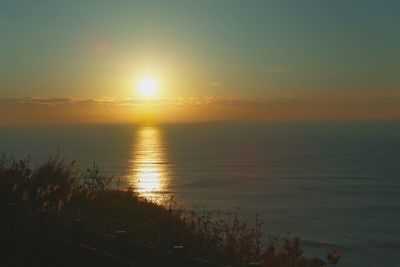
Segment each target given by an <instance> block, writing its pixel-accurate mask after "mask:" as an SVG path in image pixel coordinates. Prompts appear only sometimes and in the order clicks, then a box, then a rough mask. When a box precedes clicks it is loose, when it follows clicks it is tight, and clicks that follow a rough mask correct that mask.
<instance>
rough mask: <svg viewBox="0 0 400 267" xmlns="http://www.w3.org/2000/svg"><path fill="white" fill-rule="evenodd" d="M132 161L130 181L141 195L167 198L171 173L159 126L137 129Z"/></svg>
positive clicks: (161, 198)
mask: <svg viewBox="0 0 400 267" xmlns="http://www.w3.org/2000/svg"><path fill="white" fill-rule="evenodd" d="M130 163H131V177H130V182H131V183H132V185H133V187H134V188H135V189H136V191H137V192H138V194H139V196H141V197H144V198H147V199H149V200H151V201H156V202H160V201H163V200H165V199H166V197H167V194H168V184H169V175H168V168H167V159H166V147H165V146H164V144H163V138H162V134H161V132H160V129H159V128H157V127H154V126H145V127H141V128H139V129H138V130H137V132H136V136H135V141H134V144H133V147H132V158H131V162H130Z"/></svg>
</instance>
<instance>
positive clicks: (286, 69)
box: [267, 67, 289, 73]
mask: <svg viewBox="0 0 400 267" xmlns="http://www.w3.org/2000/svg"><path fill="white" fill-rule="evenodd" d="M267 71H268V72H274V73H283V72H288V71H289V69H288V68H283V67H274V68H270V69H267Z"/></svg>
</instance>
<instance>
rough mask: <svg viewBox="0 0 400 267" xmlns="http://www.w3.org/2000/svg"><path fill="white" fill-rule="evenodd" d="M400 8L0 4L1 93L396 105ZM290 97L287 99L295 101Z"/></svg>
mask: <svg viewBox="0 0 400 267" xmlns="http://www.w3.org/2000/svg"><path fill="white" fill-rule="evenodd" d="M399 9H400V2H399V1H388V0H387V1H372V0H364V1H361V0H360V1H357V0H354V1H344V0H343V1H339V0H320V1H317V0H313V1H312V0H305V1H285V0H279V1H278V0H272V1H261V0H251V1H250V0H246V1H244V0H243V1H238V0H229V1H228V0H218V1H216V0H202V1H189V0H188V1H183V0H182V1H176V0H169V1H164V0H163V1H161V0H158V1H152V0H147V1H123V0H115V1H103V0H91V1H90V0H83V1H73V2H72V1H61V0H42V1H22V0H13V1H9V0H3V1H1V2H0V96H1V97H42V98H59V97H68V98H84V97H86V98H99V97H115V98H123V97H135V93H134V92H133V91H134V87H135V82H136V80H137V79H138V77H140V76H141V75H144V74H146V73H152V74H155V76H156V77H158V78H159V80H160V84H161V85H160V87H161V89H162V90H160V91H161V93H160V96H162V97H204V96H212V97H214V96H215V97H222V98H229V97H253V98H257V97H267V98H268V97H270V98H282V97H292V98H294V99H302V98H321V97H322V98H329V97H334V98H335V97H336V98H337V97H339V98H340V97H342V98H343V97H349V98H350V99H352V98H359V99H358V100H357V101H361V102H362V101H363V100H362V99H363V97H364V96H367V97H368V99H369V100H365V101H370V99H371V97H372V98H373V97H375V96H376V97H379V98H380V99H382V97H383V98H384V97H387V98H392V97H398V96H399V94H400V93H399V91H400V90H399V89H400V78H399V77H400V75H399V67H400V66H399V65H400V63H399V62H400V52H399V49H398V48H399V47H400V34H398V32H399V28H400V16H398V10H399ZM292 102H293V101H292Z"/></svg>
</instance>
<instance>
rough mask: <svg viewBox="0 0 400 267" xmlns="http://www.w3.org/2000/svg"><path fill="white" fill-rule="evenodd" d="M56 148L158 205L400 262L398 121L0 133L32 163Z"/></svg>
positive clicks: (375, 260)
mask: <svg viewBox="0 0 400 267" xmlns="http://www.w3.org/2000/svg"><path fill="white" fill-rule="evenodd" d="M58 150H60V151H61V152H60V153H61V155H62V157H63V158H65V159H68V160H72V159H74V160H77V162H78V166H80V167H82V168H87V167H90V165H91V164H92V162H93V161H96V162H97V163H98V164H99V165H100V167H101V168H102V169H103V170H104V171H106V172H108V173H110V174H114V175H115V176H116V177H118V178H120V179H121V181H122V185H123V186H128V185H131V186H134V187H135V188H136V189H137V190H138V192H139V193H140V194H141V195H142V196H143V197H147V198H150V199H153V200H155V201H159V200H162V199H163V198H168V197H169V196H171V195H174V196H175V197H176V199H177V200H178V202H179V203H180V204H181V205H182V206H184V207H185V208H187V209H192V208H196V209H199V210H207V211H211V212H214V213H227V212H234V211H235V210H236V208H237V207H240V209H239V211H238V212H239V214H240V216H241V217H243V218H244V219H248V220H249V223H251V222H253V221H254V217H255V214H258V215H259V216H260V218H261V219H262V220H263V222H264V231H265V233H266V234H273V235H286V233H287V232H290V233H292V234H293V235H295V236H298V237H299V238H301V240H302V243H303V248H304V250H305V253H306V255H315V256H322V257H324V255H325V254H326V252H328V251H330V250H333V249H340V250H341V251H342V253H343V259H342V260H343V261H342V264H341V266H390V267H392V266H393V267H395V266H400V123H398V122H346V123H259V124H245V123H220V124H217V123H210V124H180V125H179V124H177V125H147V126H145V125H142V126H141V125H69V126H42V127H33V126H32V127H25V126H24V127H17V126H16V127H4V126H3V127H0V151H1V152H7V153H13V154H14V156H15V157H16V158H24V157H26V156H27V155H31V156H33V158H34V164H37V163H38V162H41V161H43V160H46V159H47V158H48V156H49V154H51V153H53V154H54V153H56V152H57V151H58Z"/></svg>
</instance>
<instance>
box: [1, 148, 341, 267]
mask: <svg viewBox="0 0 400 267" xmlns="http://www.w3.org/2000/svg"><path fill="white" fill-rule="evenodd" d="M112 183H113V177H112V176H109V175H106V174H104V173H102V172H101V171H100V170H99V167H98V166H97V165H96V164H93V166H92V168H90V169H88V170H85V171H82V170H80V169H78V168H76V166H75V162H74V161H71V162H66V161H64V160H61V159H60V157H59V156H52V157H50V158H49V160H48V161H47V162H45V163H44V164H42V165H40V166H38V167H35V168H34V167H32V164H31V158H29V157H28V158H26V159H23V160H19V161H16V160H14V159H13V158H12V157H10V156H7V155H2V156H1V157H0V200H1V203H2V205H9V203H13V205H15V206H16V207H17V209H18V210H19V211H22V212H25V213H29V214H35V213H38V212H42V211H46V212H47V214H48V216H52V217H54V218H57V219H61V220H65V221H73V220H76V219H79V220H80V221H82V224H83V225H84V226H85V227H87V228H88V229H93V230H95V231H99V232H104V233H113V232H115V231H117V230H124V231H126V234H127V237H128V238H130V239H133V240H137V241H140V242H143V243H146V244H151V245H155V246H158V247H162V248H168V249H170V248H173V247H174V246H179V247H182V248H183V249H184V251H185V253H187V254H188V255H193V256H196V257H201V258H204V259H208V260H211V261H214V262H220V263H223V264H230V265H232V266H248V265H249V264H253V265H254V266H266V267H276V266H280V267H289V266H297V267H306V266H310V267H318V266H328V264H332V265H336V264H337V262H338V260H339V258H340V253H339V252H332V253H330V254H328V261H329V262H328V263H325V262H324V261H322V260H321V259H318V258H312V259H310V258H306V257H304V255H303V251H302V250H301V248H300V243H299V239H297V238H291V237H287V238H271V239H270V241H269V242H268V243H267V244H264V243H263V242H262V239H261V236H262V229H261V228H262V222H261V221H260V220H259V219H258V217H256V219H255V222H254V223H253V224H249V223H247V222H242V221H240V220H239V219H238V216H237V214H236V213H235V214H233V215H230V216H213V215H212V214H210V213H198V212H194V211H191V212H188V211H184V210H182V209H179V208H177V206H176V205H175V203H174V199H173V198H171V199H169V201H166V202H165V203H161V204H160V203H154V202H151V201H149V200H146V199H145V198H141V197H139V196H138V194H137V193H136V192H135V190H134V188H132V187H130V188H127V189H126V190H121V189H116V188H113V187H112Z"/></svg>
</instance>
